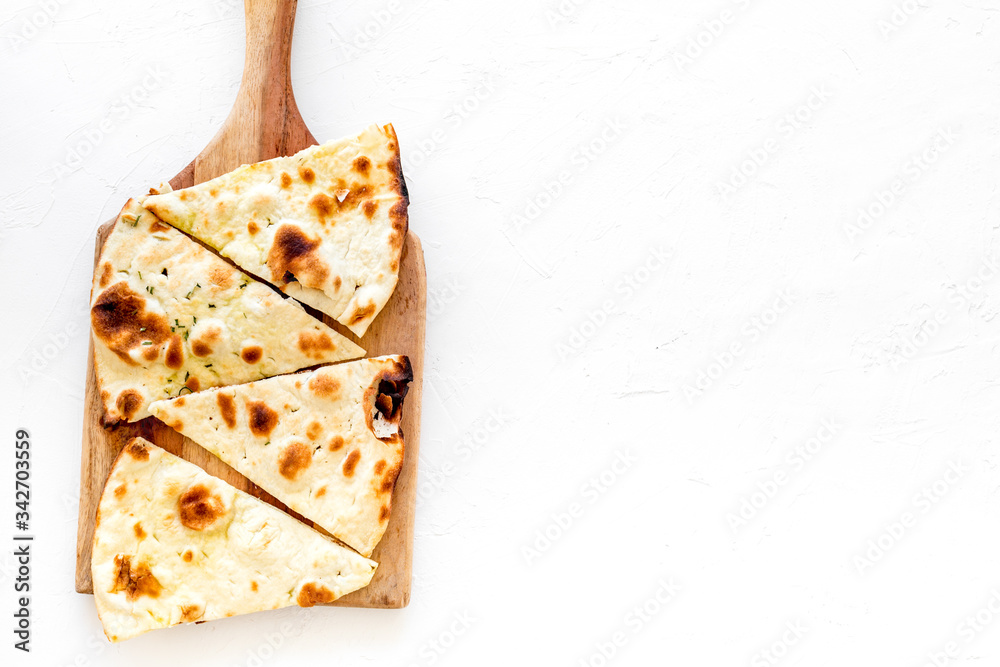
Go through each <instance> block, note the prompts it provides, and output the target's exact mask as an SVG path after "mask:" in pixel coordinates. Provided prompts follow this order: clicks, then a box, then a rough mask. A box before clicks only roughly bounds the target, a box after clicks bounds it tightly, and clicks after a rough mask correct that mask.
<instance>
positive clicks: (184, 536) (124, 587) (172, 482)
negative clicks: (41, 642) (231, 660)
mask: <svg viewBox="0 0 1000 667" xmlns="http://www.w3.org/2000/svg"><path fill="white" fill-rule="evenodd" d="M376 567H378V564H377V563H375V562H374V561H371V560H369V559H367V558H365V557H363V556H361V555H359V554H357V553H355V552H354V551H351V550H350V549H348V548H346V547H343V546H341V545H339V544H337V543H336V542H335V541H334V540H332V539H330V538H328V537H327V536H325V535H323V534H322V533H320V532H318V531H316V530H314V529H313V528H311V527H309V526H307V525H305V524H303V523H301V522H300V521H298V520H296V519H294V518H292V517H291V516H289V515H288V514H285V513H284V512H281V511H280V510H278V509H276V508H274V507H272V506H270V505H268V504H267V503H264V502H262V501H260V500H258V499H256V498H254V497H253V496H251V495H249V494H247V493H244V492H243V491H240V490H238V489H235V488H233V487H232V486H230V485H229V484H226V483H225V482H223V481H222V480H221V479H218V478H216V477H213V476H211V475H209V474H208V473H206V472H205V471H203V470H202V469H201V468H199V467H198V466H196V465H194V464H192V463H189V462H187V461H185V460H183V459H181V458H178V457H176V456H174V455H173V454H170V453H169V452H166V451H164V450H162V449H160V448H159V447H157V446H156V445H153V444H152V443H150V442H147V441H146V440H143V439H142V438H134V439H132V440H131V441H130V442H129V443H128V444H127V445H126V446H125V448H124V449H123V450H122V451H121V453H120V454H119V455H118V458H117V459H116V460H115V463H114V466H113V467H112V469H111V474H110V476H109V477H108V481H107V484H106V485H105V487H104V493H103V494H102V495H101V502H100V505H99V506H98V510H97V526H96V529H95V531H94V549H93V560H92V561H91V571H92V573H93V579H94V601H95V602H96V604H97V613H98V616H99V617H100V619H101V623H102V624H103V625H104V633H105V634H106V635H107V636H108V639H110V640H111V641H113V642H117V641H122V640H125V639H129V638H131V637H135V636H136V635H139V634H142V633H144V632H147V631H149V630H155V629H157V628H166V627H169V626H171V625H178V624H180V623H191V622H201V621H211V620H215V619H219V618H225V617H227V616H235V615H237V614H247V613H250V612H254V611H262V610H265V609H278V608H281V607H289V606H292V605H300V606H303V607H311V606H313V605H315V604H322V603H327V602H332V601H333V600H336V599H337V598H339V597H340V596H342V595H345V594H346V593H350V592H351V591H355V590H357V589H359V588H363V587H364V586H367V585H368V584H369V582H371V579H372V576H373V575H374V573H375V568H376Z"/></svg>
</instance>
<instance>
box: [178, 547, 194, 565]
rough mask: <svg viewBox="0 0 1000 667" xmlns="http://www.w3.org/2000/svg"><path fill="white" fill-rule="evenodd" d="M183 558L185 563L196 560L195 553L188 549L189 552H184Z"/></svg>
mask: <svg viewBox="0 0 1000 667" xmlns="http://www.w3.org/2000/svg"><path fill="white" fill-rule="evenodd" d="M181 558H183V559H184V562H185V563H190V562H191V559H193V558H194V552H193V551H191V550H190V549H188V550H187V551H185V552H184V554H183V555H182V556H181Z"/></svg>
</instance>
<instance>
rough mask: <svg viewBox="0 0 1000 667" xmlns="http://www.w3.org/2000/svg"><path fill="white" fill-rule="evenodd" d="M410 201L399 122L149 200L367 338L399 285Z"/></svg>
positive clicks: (172, 218) (229, 254)
mask: <svg viewBox="0 0 1000 667" xmlns="http://www.w3.org/2000/svg"><path fill="white" fill-rule="evenodd" d="M407 204H408V198H407V193H406V184H405V183H404V181H403V173H402V168H401V166H400V160H399V144H398V142H397V141H396V133H395V131H394V130H393V128H392V125H386V126H384V127H381V128H380V127H378V126H377V125H372V126H370V127H369V128H367V129H366V130H365V131H364V132H362V133H361V134H360V135H358V136H356V137H350V138H346V139H341V140H339V141H331V142H330V143H326V144H323V145H321V146H312V147H310V148H306V149H305V150H303V151H300V152H298V153H296V154H295V155H292V156H290V157H280V158H275V159H273V160H267V161H265V162H258V163H256V164H251V165H243V166H242V167H240V168H238V169H236V170H235V171H231V172H229V173H228V174H223V175H222V176H219V177H218V178H214V179H212V180H210V181H205V182H204V183H201V184H199V185H196V186H194V187H190V188H185V189H183V190H177V191H176V192H171V193H168V194H162V195H158V196H153V197H149V198H148V199H147V200H146V206H147V207H148V208H149V209H150V210H151V211H153V212H155V213H156V214H157V215H158V216H160V217H161V218H162V219H163V220H165V221H167V222H169V223H170V224H172V225H174V226H175V227H177V228H179V229H181V230H183V231H185V232H187V233H189V234H191V235H192V236H194V237H195V238H197V239H200V240H201V241H203V242H204V243H206V244H208V245H210V246H212V247H213V248H215V249H216V250H218V251H219V252H220V253H222V254H223V255H224V256H226V257H229V258H230V259H232V260H233V261H234V262H235V263H236V264H237V265H238V266H240V267H241V268H242V269H244V270H245V271H248V272H249V273H252V274H253V275H255V276H259V277H260V278H261V279H263V280H266V281H267V282H269V283H271V284H272V285H275V286H277V287H278V288H280V289H281V290H282V291H284V292H285V293H286V294H289V295H290V296H293V297H295V298H296V299H298V300H299V301H302V302H303V303H305V304H307V305H310V306H312V307H314V308H316V309H317V310H320V311H322V312H323V313H326V314H327V315H329V316H330V317H332V318H334V319H335V320H337V321H338V322H340V323H341V324H343V325H344V326H346V327H347V328H349V329H350V330H351V331H353V332H354V333H355V334H357V335H358V336H361V335H363V334H364V333H365V331H366V330H367V329H368V326H369V325H370V324H371V323H372V320H374V319H375V316H376V315H377V314H378V313H379V311H381V310H382V307H383V306H385V303H386V301H388V300H389V297H390V296H391V295H392V292H393V290H394V289H395V288H396V280H397V278H398V273H399V259H400V254H401V253H402V249H403V239H404V238H405V237H406V230H407V224H408V222H407V213H406V207H407Z"/></svg>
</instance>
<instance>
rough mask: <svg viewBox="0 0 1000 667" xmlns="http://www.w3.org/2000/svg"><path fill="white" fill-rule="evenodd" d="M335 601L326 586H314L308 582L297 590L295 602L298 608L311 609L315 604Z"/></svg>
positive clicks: (334, 596)
mask: <svg viewBox="0 0 1000 667" xmlns="http://www.w3.org/2000/svg"><path fill="white" fill-rule="evenodd" d="M336 599H337V596H336V595H334V594H333V591H331V590H330V589H329V588H327V587H326V586H323V585H322V584H316V583H313V582H311V581H310V582H309V583H308V584H306V585H304V586H303V587H302V589H301V590H299V595H298V598H297V599H296V601H297V602H298V603H299V606H300V607H312V606H313V605H317V604H326V603H327V602H333V601H334V600H336Z"/></svg>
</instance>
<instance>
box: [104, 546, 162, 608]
mask: <svg viewBox="0 0 1000 667" xmlns="http://www.w3.org/2000/svg"><path fill="white" fill-rule="evenodd" d="M115 568H116V571H115V581H114V583H113V584H112V587H111V590H110V591H109V592H110V593H121V592H122V591H124V592H125V597H126V599H128V600H129V601H130V602H131V601H134V600H135V599H137V598H140V597H142V596H143V595H148V596H149V597H151V598H155V597H159V595H160V591H162V590H163V586H161V585H160V582H159V581H158V580H157V579H156V577H154V576H153V572H152V571H151V570H150V569H149V565H147V564H146V563H145V562H140V563H138V564H137V565H136V566H135V567H133V566H132V556H129V555H126V554H119V555H117V556H115Z"/></svg>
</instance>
